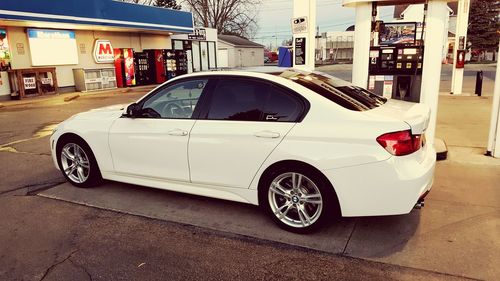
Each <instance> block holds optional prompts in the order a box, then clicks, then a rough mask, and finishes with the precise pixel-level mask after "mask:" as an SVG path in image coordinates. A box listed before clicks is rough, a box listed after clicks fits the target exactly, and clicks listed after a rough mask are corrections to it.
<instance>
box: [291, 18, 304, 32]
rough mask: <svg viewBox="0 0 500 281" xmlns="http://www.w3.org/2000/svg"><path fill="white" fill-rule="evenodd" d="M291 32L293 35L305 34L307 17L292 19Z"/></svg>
mask: <svg viewBox="0 0 500 281" xmlns="http://www.w3.org/2000/svg"><path fill="white" fill-rule="evenodd" d="M292 32H293V34H297V33H306V32H307V17H300V18H294V19H292Z"/></svg>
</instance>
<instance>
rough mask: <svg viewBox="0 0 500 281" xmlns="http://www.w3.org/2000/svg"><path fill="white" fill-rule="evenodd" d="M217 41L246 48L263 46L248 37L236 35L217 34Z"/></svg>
mask: <svg viewBox="0 0 500 281" xmlns="http://www.w3.org/2000/svg"><path fill="white" fill-rule="evenodd" d="M217 38H218V39H219V41H222V42H224V43H226V44H229V45H232V46H235V47H246V48H264V46H263V45H261V44H257V43H255V42H252V41H250V40H248V39H245V38H243V37H240V36H236V35H225V34H219V35H217Z"/></svg>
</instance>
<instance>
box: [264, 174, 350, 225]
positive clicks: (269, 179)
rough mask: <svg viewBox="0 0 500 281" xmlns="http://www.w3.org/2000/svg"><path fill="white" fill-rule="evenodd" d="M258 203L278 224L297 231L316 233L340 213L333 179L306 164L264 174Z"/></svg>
mask: <svg viewBox="0 0 500 281" xmlns="http://www.w3.org/2000/svg"><path fill="white" fill-rule="evenodd" d="M297 183H299V184H297ZM259 205H260V206H261V208H263V211H264V212H265V213H266V214H267V215H268V216H269V217H270V218H271V219H272V220H273V221H274V222H275V223H276V224H277V225H278V226H279V227H281V228H283V229H285V230H287V231H290V232H295V233H310V232H314V231H316V230H318V229H319V228H321V227H322V226H323V225H324V224H325V222H328V221H332V220H334V219H336V218H338V217H339V215H340V211H339V208H338V200H337V196H336V194H335V191H334V189H333V187H332V185H331V184H330V182H329V181H328V180H327V179H326V177H325V176H324V175H323V174H321V172H319V171H317V170H315V169H313V168H309V167H303V166H297V167H294V168H287V167H280V168H277V169H274V170H273V171H271V172H270V173H267V174H265V175H264V176H263V178H262V181H261V184H260V186H259Z"/></svg>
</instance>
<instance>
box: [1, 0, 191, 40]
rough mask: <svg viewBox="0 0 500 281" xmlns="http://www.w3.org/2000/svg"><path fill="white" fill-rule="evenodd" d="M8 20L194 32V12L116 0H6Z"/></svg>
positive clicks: (3, 10) (3, 9)
mask: <svg viewBox="0 0 500 281" xmlns="http://www.w3.org/2000/svg"><path fill="white" fill-rule="evenodd" d="M5 20H12V21H29V22H36V23H37V24H36V25H37V26H40V23H52V24H56V23H59V24H70V25H72V26H79V25H81V26H82V27H85V26H89V28H90V27H94V26H103V27H110V28H120V29H134V30H145V31H156V32H158V31H160V32H161V31H165V32H173V33H191V32H193V16H192V14H191V13H190V12H184V11H177V10H172V9H165V8H157V7H151V6H144V5H137V4H132V3H126V2H121V1H114V0H72V1H68V0H50V1H40V0H22V1H21V0H2V4H1V5H0V21H5ZM47 27H51V25H50V24H48V25H47ZM82 29H84V28H82Z"/></svg>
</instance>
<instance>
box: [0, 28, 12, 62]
mask: <svg viewBox="0 0 500 281" xmlns="http://www.w3.org/2000/svg"><path fill="white" fill-rule="evenodd" d="M9 62H10V49H9V41H8V39H7V31H6V30H5V29H0V71H3V70H7V68H8V65H9Z"/></svg>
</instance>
